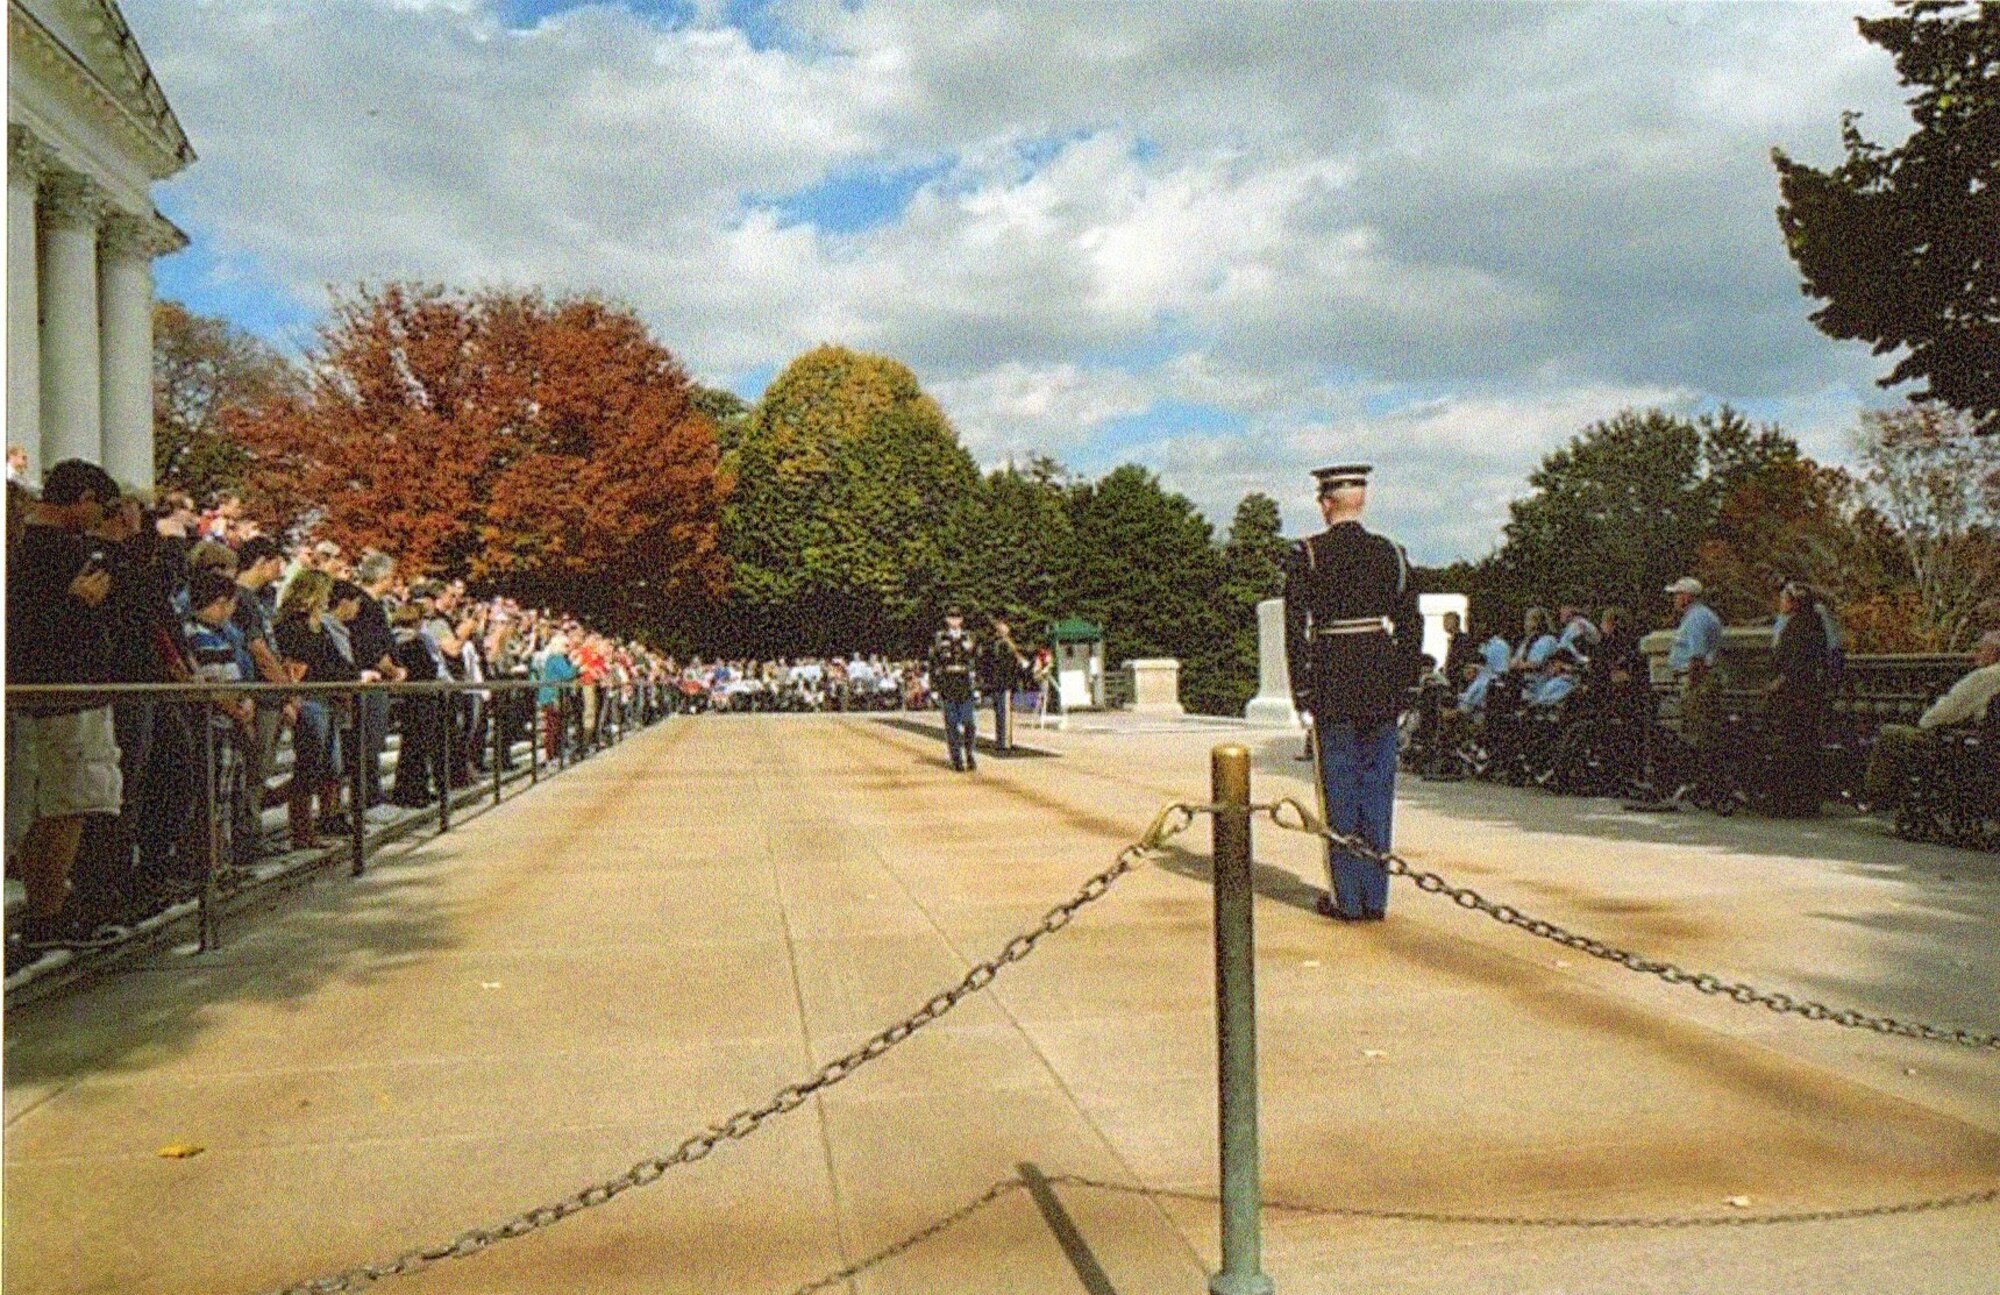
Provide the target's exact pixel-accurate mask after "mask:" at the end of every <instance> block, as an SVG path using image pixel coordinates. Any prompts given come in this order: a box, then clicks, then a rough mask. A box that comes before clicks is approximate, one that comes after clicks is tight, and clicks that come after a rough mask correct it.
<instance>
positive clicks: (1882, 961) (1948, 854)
mask: <svg viewBox="0 0 2000 1295" xmlns="http://www.w3.org/2000/svg"><path fill="white" fill-rule="evenodd" d="M1298 749H1299V744H1298V741H1297V739H1296V738H1293V737H1284V738H1280V739H1276V740H1272V741H1267V742H1264V743H1261V744H1259V745H1258V746H1257V747H1256V748H1253V752H1254V754H1253V761H1254V764H1253V767H1254V769H1255V772H1256V774H1257V775H1259V776H1260V777H1262V778H1266V779H1279V778H1283V779H1288V780H1290V779H1298V780H1306V781H1307V782H1308V784H1309V783H1310V778H1311V774H1310V772H1309V770H1310V767H1311V766H1309V765H1307V764H1302V763H1298V762H1296V761H1295V760H1294V759H1293V757H1294V756H1295V755H1297V753H1298ZM1396 789H1397V796H1398V800H1399V801H1400V802H1401V803H1403V804H1404V805H1406V806H1411V807H1415V808H1417V809H1420V810H1422V811H1424V812H1425V813H1426V814H1428V815H1431V816H1434V817H1437V818H1442V819H1446V820H1449V821H1451V822H1453V823H1455V824H1463V825H1465V826H1466V828H1468V829H1470V830H1471V831H1474V832H1476V831H1478V830H1479V829H1481V828H1491V829H1494V830H1512V831H1516V832H1522V833H1531V834H1533V836H1532V837H1529V838H1524V839H1523V842H1522V848H1523V851H1524V852H1527V851H1532V850H1534V849H1535V848H1537V847H1540V848H1542V849H1545V850H1546V851H1547V852H1548V854H1549V855H1550V856H1551V863H1552V864H1553V865H1555V866H1554V867H1552V868H1550V869H1548V870H1541V869H1534V870H1533V871H1531V870H1530V868H1528V867H1524V868H1523V869H1521V870H1520V871H1519V872H1515V871H1513V870H1503V869H1501V868H1498V867H1495V866H1493V865H1492V864H1490V863H1478V864H1474V863H1471V862H1461V861H1458V860H1455V859H1454V858H1452V857H1451V854H1450V853H1449V852H1448V850H1445V849H1438V848H1432V849H1428V850H1421V851H1413V852H1411V854H1410V857H1411V858H1412V860H1413V862H1416V863H1417V864H1418V865H1419V866H1421V867H1425V868H1430V869H1435V870H1436V871H1438V872H1440V873H1442V874H1443V875H1444V876H1445V877H1446V878H1447V879H1448V880H1450V881H1452V882H1453V883H1455V884H1458V885H1470V886H1472V887H1473V888H1475V889H1477V890H1479V891H1480V892H1481V893H1483V894H1485V895H1486V896H1487V897H1488V898H1490V899H1493V900H1496V901H1498V902H1502V903H1510V904H1514V905H1516V906H1518V907H1519V908H1521V909H1523V910H1524V911H1526V912H1528V913H1530V914H1531V915H1534V916H1538V917H1546V918H1549V919H1550V920H1553V921H1556V922H1560V923H1562V924H1563V925H1565V926H1569V927H1571V928H1573V929H1575V930H1577V931H1578V932H1579V933H1581V934H1585V935H1592V936H1596V937H1598V938H1601V939H1604V940H1606V941H1608V942H1610V943H1613V944H1619V945H1622V946H1623V947H1628V948H1631V949H1633V950H1634V951H1635V952H1638V953H1641V954H1645V955H1647V956H1649V957H1655V958H1667V959H1671V960H1674V961H1679V962H1682V963H1683V964H1684V965H1687V966H1688V969H1689V970H1692V971H1711V972H1714V973H1716V974H1719V975H1724V976H1729V977H1732V978H1733V977H1735V976H1742V977H1743V978H1746V979H1750V980H1757V979H1759V977H1758V976H1755V975H1747V974H1746V969H1745V968H1742V967H1732V966H1729V965H1708V963H1709V962H1714V961H1718V960H1719V961H1721V962H1723V963H1725V964H1726V963H1727V961H1728V954H1727V953H1726V952H1720V953H1711V952H1710V951H1709V950H1708V949H1707V948H1704V947H1703V946H1704V945H1707V944H1711V943H1728V942H1732V941H1734V940H1736V939H1737V938H1738V937H1739V936H1740V935H1741V934H1742V933H1741V932H1739V931H1738V930H1737V929H1736V928H1735V927H1734V925H1733V924H1732V921H1731V919H1732V916H1733V915H1732V914H1731V913H1730V912H1729V911H1728V910H1727V908H1722V909H1721V911H1717V907H1718V906H1717V905H1714V904H1710V905H1703V904H1702V903H1701V902H1700V901H1694V902H1688V901H1682V900H1677V899H1671V898H1667V899H1642V898H1635V897H1632V896H1630V895H1624V896H1621V895H1620V894H1619V893H1618V891H1619V889H1620V887H1619V885H1618V880H1619V869H1620V868H1621V867H1630V866H1632V865H1631V864H1630V863H1629V861H1628V860H1625V859H1621V857H1620V853H1619V846H1621V845H1642V844H1643V845H1645V846H1649V847H1659V846H1670V847H1679V848H1681V849H1684V850H1688V851H1694V852H1698V853H1706V854H1710V855H1713V856H1716V857H1718V858H1721V857H1725V856H1729V857H1735V858H1738V859H1740V860H1741V863H1742V865H1743V867H1745V868H1746V869H1754V868H1756V867H1757V866H1758V864H1759V863H1760V862H1766V861H1768V862H1771V863H1774V864H1775V863H1793V864H1796V863H1805V864H1814V865H1821V866H1823V867H1825V868H1826V869H1827V870H1829V872H1830V873H1832V874H1833V875H1835V876H1845V877H1860V878H1867V879H1870V880H1872V881H1877V882H1888V883H1893V884H1894V886H1895V887H1896V888H1897V889H1896V890H1895V891H1893V892H1892V891H1888V890H1885V891H1883V892H1881V895H1880V900H1879V902H1878V903H1877V904H1876V906H1875V907H1873V908H1872V909H1870V910H1868V911H1851V912H1832V911H1826V910H1825V907H1824V906H1823V905H1822V904H1819V903H1816V902H1814V901H1813V900H1811V899H1804V898H1802V901H1801V906H1800V907H1799V908H1798V909H1797V910H1796V911H1795V913H1793V914H1792V915H1793V916H1794V917H1796V919H1797V920H1798V923H1799V928H1800V930H1801V932H1802V933H1804V934H1805V935H1806V936H1807V937H1808V938H1810V935H1811V930H1812V927H1813V926H1814V925H1815V924H1819V923H1824V924H1826V925H1827V926H1828V927H1837V928H1848V929H1850V930H1852V929H1860V930H1865V931H1869V932H1872V933H1874V934H1875V935H1876V936H1877V937H1879V938H1878V939H1877V940H1876V941H1874V945H1875V949H1876V956H1875V961H1874V965H1875V967H1876V969H1877V974H1874V975H1852V974H1840V973H1835V972H1830V971H1827V970H1824V969H1821V968H1819V967H1815V966H1814V965H1812V963H1811V961H1810V960H1809V959H1798V960H1794V961H1793V962H1792V963H1791V964H1790V965H1788V966H1787V967H1785V969H1784V970H1783V972H1782V973H1781V974H1775V975H1771V976H1770V977H1768V978H1771V979H1776V980H1779V981H1781V982H1782V983H1778V984H1773V985H1767V986H1764V987H1766V988H1775V989H1786V990H1790V991H1792V992H1797V991H1799V990H1804V991H1806V992H1807V993H1808V994H1809V995H1810V996H1811V997H1815V998H1821V999H1824V1000H1825V1001H1826V1002H1827V1003H1828V1004H1829V1005H1830V1006H1833V1007H1836V1008H1842V1007H1853V1008H1857V1009H1859V1010H1861V1011H1864V1012H1868V1013H1870V1014H1888V1015H1892V1016H1896V1017H1899V1018H1904V1019H1910V1020H1917V1021H1923V1022H1927V1023H1929V1024H1933V1025H1939V1026H1943V1027H1948V1028H1951V1027H1956V1028H1967V1029H1972V1030H1975V1031H1981V1032H1992V1031H1995V1030H2000V999H1996V998H1995V996H1994V995H1993V993H1992V987H1993V985H1995V984H1996V983H2000V947H1996V945H1995V942H1994V941H1993V939H1992V930H1993V926H1994V922H1995V920H1996V919H2000V856H1996V855H1993V854H1983V853H1980V852H1977V851H1971V850H1961V849H1955V848H1952V847H1949V846H1936V845H1924V844H1919V843H1916V842H1910V841H1904V840H1901V839H1899V838H1897V837H1896V836H1894V835H1893V834H1892V833H1891V832H1890V830H1889V827H1888V826H1887V825H1886V824H1884V823H1882V822H1881V821H1880V820H1877V819H1873V818H1865V817H1861V816H1857V815H1855V814H1853V813H1851V812H1847V811H1841V810H1830V811H1829V812H1828V813H1827V814H1826V815H1825V816H1823V817H1821V818H1817V819H1808V820H1803V821H1801V820H1782V819H1770V818H1762V817H1759V816H1756V815H1751V814H1741V815H1735V816H1732V817H1729V818H1719V817H1716V816H1715V815H1713V814H1709V813H1706V812H1703V811H1699V810H1693V809H1683V810H1682V811H1681V812H1679V813H1675V814H1665V815H1659V814H1633V813H1628V812H1625V811H1624V810H1623V809H1622V808H1621V806H1620V802H1618V801H1616V800H1610V799H1602V798H1597V799H1592V798H1582V797H1565V796H1557V795H1553V794H1550V793H1548V792H1545V791H1542V790H1540V789H1536V788H1524V787H1509V786H1503V785H1500V784H1495V783H1486V782H1476V781H1475V782H1425V781H1424V780H1422V779H1420V778H1415V777H1412V776H1410V775H1408V774H1405V775H1402V776H1400V777H1399V778H1398V779H1397V788H1396ZM1746 856H1747V857H1746ZM1659 858H1660V856H1658V855H1651V856H1649V861H1648V862H1647V863H1645V864H1643V865H1639V866H1646V867H1657V866H1660V865H1659V864H1657V863H1654V862H1651V861H1652V860H1657V859H1659ZM1578 863H1586V864H1589V865H1591V866H1594V867H1598V868H1601V869H1602V871H1603V874H1604V876H1605V884H1604V885H1603V886H1601V887H1600V886H1597V885H1594V884H1592V882H1590V881H1588V880H1586V881H1581V882H1576V881H1571V880H1566V879H1564V878H1563V877H1562V876H1561V875H1560V873H1561V872H1562V871H1564V870H1572V869H1574V867H1575V865H1576V864H1578ZM1166 866H1168V867H1169V868H1170V869H1171V868H1172V867H1173V865H1171V864H1169V865H1166ZM1204 866H1205V865H1204ZM1259 871H1260V874H1261V873H1263V872H1265V871H1268V869H1265V868H1263V867H1260V869H1259ZM1189 875H1192V874H1189ZM1286 875H1287V876H1289V874H1286ZM1571 875H1572V876H1573V875H1574V874H1573V872H1572V874H1571ZM1626 875H1631V874H1629V873H1627V874H1626ZM1201 879H1202V880H1206V879H1207V874H1206V872H1205V871H1204V872H1203V873H1202V874H1201ZM1293 881H1294V883H1296V879H1295V878H1294V879H1293ZM1786 884H1787V885H1791V886H1796V885H1797V884H1798V883H1797V874H1796V872H1794V873H1792V874H1791V876H1789V877H1788V878H1787V879H1786ZM1308 889H1309V888H1308ZM1258 890H1259V893H1260V894H1268V897H1270V898H1274V899H1281V900H1282V901H1283V902H1288V903H1289V902H1294V901H1293V900H1292V899H1290V898H1286V895H1287V887H1286V885H1285V883H1283V882H1280V881H1274V880H1273V881H1267V880H1266V879H1264V878H1263V877H1262V876H1261V875H1260V877H1259V881H1258ZM1391 897H1392V898H1391V903H1392V907H1393V906H1395V905H1399V904H1409V903H1413V902H1415V903H1422V902H1425V900H1424V897H1422V896H1419V895H1418V894H1417V893H1416V892H1415V891H1414V890H1412V889H1411V888H1410V887H1408V886H1407V885H1404V884H1398V885H1397V886H1396V887H1395V888H1394V889H1393V890H1392V892H1391ZM1868 902H1869V901H1867V900H1864V901H1863V904H1864V906H1865V905H1866V904H1867V903H1868ZM1295 906H1297V905H1296V904H1295ZM1520 942H1521V944H1522V945H1523V946H1524V947H1526V946H1532V945H1534V944H1536V943H1538V941H1535V940H1533V939H1532V938H1530V937H1527V936H1522V937H1521V939H1520ZM1804 945H1805V942H1804V941H1801V940H1794V941H1793V942H1792V947H1793V948H1795V949H1798V948H1802V947H1804ZM1800 1028H1803V1029H1818V1030H1825V1029H1827V1028H1828V1027H1826V1026H1813V1025H1801V1026H1800ZM1934 1046H1936V1047H1937V1048H1938V1050H1939V1051H1941V1052H1943V1053H1944V1054H1945V1055H1944V1056H1943V1057H1941V1058H1940V1062H1941V1063H1943V1064H1945V1065H1951V1066H1956V1065H1959V1064H1960V1063H1970V1065H1972V1066H1986V1067H1989V1068H1990V1066H1991V1064H1992V1063H1991V1060H1990V1057H1989V1056H1984V1055H1975V1054H1974V1052H1973V1050H1972V1049H1967V1048H1949V1047H1943V1046H1942V1045H1934Z"/></svg>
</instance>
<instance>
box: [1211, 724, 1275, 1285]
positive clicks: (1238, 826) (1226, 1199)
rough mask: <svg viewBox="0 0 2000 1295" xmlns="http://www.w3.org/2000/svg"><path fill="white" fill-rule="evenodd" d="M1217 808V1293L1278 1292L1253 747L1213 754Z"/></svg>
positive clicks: (1227, 748) (1214, 1279) (1224, 749)
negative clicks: (1266, 1144)
mask: <svg viewBox="0 0 2000 1295" xmlns="http://www.w3.org/2000/svg"><path fill="white" fill-rule="evenodd" d="M1209 778H1210V786H1211V789H1212V791H1213V794H1214V800H1215V805H1216V809H1215V814H1214V818H1213V823H1214V828H1213V831H1214V843H1215V850H1214V852H1215V878H1214V881H1215V1055H1216V1093H1217V1098H1218V1102H1219V1107H1220V1110H1219V1116H1220V1118H1219V1119H1218V1120H1217V1128H1218V1129H1219V1131H1220V1134H1221V1138H1220V1141H1221V1151H1222V1271H1221V1272H1219V1273H1216V1274H1215V1275H1214V1276H1213V1277H1211V1278H1209V1279H1208V1289H1209V1291H1210V1293H1211V1295H1271V1292H1272V1290H1273V1287H1272V1284H1271V1279H1270V1278H1269V1277H1266V1276H1265V1275H1264V1269H1263V1253H1262V1251H1263V1246H1262V1241H1261V1238H1260V1236H1259V1233H1258V1223H1259V1219H1258V1215H1259V1213H1260V1212H1261V1211H1262V1208H1263V1200H1262V1185H1261V1182H1260V1175H1259V1171H1258V1155H1257V985H1256V971H1255V968H1256V952H1257V943H1256V935H1255V931H1254V929H1253V927H1252V924H1251V901H1252V899H1253V898H1254V893H1253V891H1252V889H1251V884H1252V872H1251V868H1252V865H1251V860H1250V752H1249V750H1248V748H1246V747H1241V746H1233V745H1232V746H1218V747H1216V748H1215V749H1214V750H1213V751H1211V752H1210V753H1209Z"/></svg>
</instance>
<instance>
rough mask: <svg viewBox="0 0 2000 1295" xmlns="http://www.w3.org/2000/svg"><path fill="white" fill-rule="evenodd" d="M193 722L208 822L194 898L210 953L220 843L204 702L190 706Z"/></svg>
mask: <svg viewBox="0 0 2000 1295" xmlns="http://www.w3.org/2000/svg"><path fill="white" fill-rule="evenodd" d="M192 709H193V710H194V715H195V722H196V723H198V724H200V725H201V767H202V779H201V809H202V821H203V822H204V823H205V824H206V825H207V828H208V832H207V837H208V839H207V842H206V847H207V848H205V849H204V850H203V851H202V852H201V855H202V859H201V865H202V874H203V875H202V879H201V897H200V899H199V900H197V901H196V908H197V909H198V911H199V913H200V916H199V918H198V919H197V921H198V924H199V926H200V929H201V951H202V952H203V953H213V952H215V950H216V948H217V947H218V946H219V944H220V940H219V935H218V932H217V930H216V923H215V909H216V899H217V896H216V893H215V883H216V875H217V872H218V867H217V859H216V854H217V850H218V847H219V846H220V845H221V841H220V840H219V839H218V838H219V832H218V830H217V827H216V822H215V725H214V723H213V722H212V721H211V719H210V716H209V713H208V707H207V705H206V704H204V703H201V702H197V703H195V705H194V706H193V708H192Z"/></svg>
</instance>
